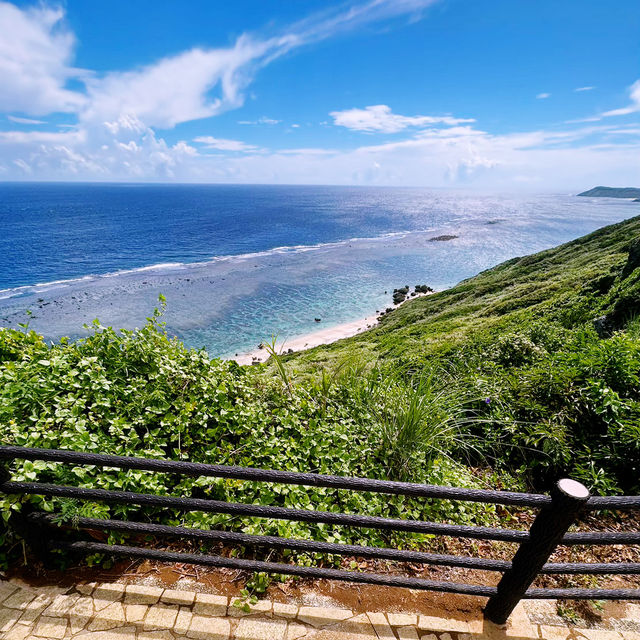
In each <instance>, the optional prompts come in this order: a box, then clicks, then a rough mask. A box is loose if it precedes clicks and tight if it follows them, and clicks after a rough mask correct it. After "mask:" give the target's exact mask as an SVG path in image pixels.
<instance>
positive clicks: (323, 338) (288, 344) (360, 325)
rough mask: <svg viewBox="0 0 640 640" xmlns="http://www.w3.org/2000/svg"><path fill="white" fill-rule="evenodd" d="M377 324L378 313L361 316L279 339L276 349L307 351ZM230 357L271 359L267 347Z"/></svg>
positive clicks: (248, 361) (253, 360)
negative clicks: (357, 318)
mask: <svg viewBox="0 0 640 640" xmlns="http://www.w3.org/2000/svg"><path fill="white" fill-rule="evenodd" d="M377 324H378V316H377V315H373V316H367V317H365V318H360V320H353V321H352V322H344V323H342V324H338V325H333V326H332V327H327V328H326V329H319V330H318V331H312V332H311V333H307V334H304V335H301V336H296V337H293V338H285V339H283V340H277V342H276V351H277V352H278V353H282V354H285V353H287V351H288V349H292V350H293V351H306V350H307V349H312V348H313V347H317V346H319V345H321V344H330V343H332V342H336V341H337V340H342V338H350V337H351V336H355V335H357V334H358V333H362V332H363V331H366V330H367V329H370V328H373V327H374V326H376V325H377ZM228 359H229V360H235V361H236V362H237V363H238V364H258V363H260V362H266V361H267V360H268V359H269V354H268V353H267V351H266V349H254V350H253V351H249V352H247V353H240V354H238V355H237V356H234V357H233V358H228Z"/></svg>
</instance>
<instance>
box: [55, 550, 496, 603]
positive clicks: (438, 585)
mask: <svg viewBox="0 0 640 640" xmlns="http://www.w3.org/2000/svg"><path fill="white" fill-rule="evenodd" d="M51 546H52V547H54V548H56V547H57V548H61V549H66V550H68V551H71V552H73V551H76V552H79V553H109V554H113V555H123V556H128V557H132V558H149V559H153V560H158V561H161V562H182V563H186V564H201V565H206V566H210V567H225V568H228V569H241V570H246V571H264V572H266V573H280V574H284V575H293V576H301V577H303V578H325V579H327V580H342V581H345V582H361V583H365V584H379V585H384V586H389V587H405V588H408V589H422V590H425V591H441V592H444V593H462V594H468V595H474V596H486V597H489V596H492V595H493V594H494V593H495V592H496V589H495V587H483V586H478V585H474V584H458V583H455V582H438V581H435V580H424V579H421V578H408V577H406V576H393V575H379V574H376V573H359V572H356V571H342V570H340V569H321V568H318V567H302V566H299V565H294V564H283V563H279V562H262V561H259V560H244V559H240V558H225V557H223V556H213V555H205V554H199V553H175V552H170V551H159V550H157V549H144V548H141V547H127V546H123V545H109V544H104V543H101V542H63V541H58V540H56V541H53V542H52V543H51Z"/></svg>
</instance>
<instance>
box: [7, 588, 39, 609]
mask: <svg viewBox="0 0 640 640" xmlns="http://www.w3.org/2000/svg"><path fill="white" fill-rule="evenodd" d="M36 595H37V593H36V592H35V591H32V590H31V589H18V590H17V591H14V592H13V593H12V594H11V595H10V596H9V597H8V598H6V599H5V600H4V601H3V602H2V606H3V607H9V608H10V609H26V607H27V605H28V604H29V603H30V602H31V601H32V600H33V599H35V597H36Z"/></svg>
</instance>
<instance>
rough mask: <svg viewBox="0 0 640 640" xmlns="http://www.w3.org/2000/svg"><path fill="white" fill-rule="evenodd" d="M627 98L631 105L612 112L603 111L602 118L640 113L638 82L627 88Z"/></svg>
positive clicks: (639, 82)
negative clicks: (629, 99)
mask: <svg viewBox="0 0 640 640" xmlns="http://www.w3.org/2000/svg"><path fill="white" fill-rule="evenodd" d="M629 97H630V98H631V104H630V105H629V106H627V107H622V108H621V109H613V110H612V111H605V112H604V113H603V114H602V116H603V117H604V118H608V117H610V116H626V115H629V114H630V113H637V112H638V111H640V80H636V81H635V82H634V83H633V84H632V85H631V86H630V87H629Z"/></svg>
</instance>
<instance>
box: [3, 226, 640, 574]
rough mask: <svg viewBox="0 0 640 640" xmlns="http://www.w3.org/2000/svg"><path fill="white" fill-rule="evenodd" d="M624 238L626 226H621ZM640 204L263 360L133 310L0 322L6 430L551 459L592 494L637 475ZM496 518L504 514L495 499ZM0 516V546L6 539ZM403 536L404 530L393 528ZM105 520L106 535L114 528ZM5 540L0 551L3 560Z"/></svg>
mask: <svg viewBox="0 0 640 640" xmlns="http://www.w3.org/2000/svg"><path fill="white" fill-rule="evenodd" d="M634 239H635V240H634ZM639 305H640V218H635V219H632V220H629V221H627V222H624V223H621V224H619V225H614V226H611V227H607V228H605V229H602V230H600V231H598V232H596V233H594V234H591V235H589V236H586V237H584V238H581V239H579V240H576V241H575V242H572V243H569V244H567V245H563V246H561V247H558V248H556V249H552V250H550V251H545V252H542V253H538V254H535V255H532V256H528V257H525V258H517V259H514V260H510V261H509V262H506V263H504V264H502V265H499V266H497V267H495V268H494V269H491V270H489V271H486V272H484V273H481V274H479V275H478V276H476V277H475V278H472V279H470V280H467V281H465V282H462V283H460V284H459V285H457V286H456V287H453V288H452V289H449V290H447V291H443V292H440V293H437V294H434V295H432V296H428V297H423V298H417V299H415V300H412V301H410V302H407V303H406V304H404V305H402V306H401V307H400V308H398V309H396V310H395V311H393V312H392V313H390V314H386V315H385V316H384V317H383V318H382V320H381V323H380V325H379V326H377V327H375V328H374V329H372V330H371V331H368V332H366V333H363V334H360V335H358V336H356V337H354V338H351V339H348V340H343V341H340V342H338V343H335V344H332V345H328V346H325V347H321V348H316V349H313V350H310V351H308V352H303V353H299V354H293V355H290V356H279V355H278V354H277V353H276V352H275V351H274V350H273V345H272V348H271V350H270V352H271V360H270V363H269V364H268V365H266V366H264V365H259V366H254V367H241V366H239V365H237V364H235V363H234V362H222V361H219V360H211V359H209V357H208V356H207V354H206V353H205V352H204V351H196V350H192V349H187V348H186V347H185V346H184V345H183V344H181V343H180V342H179V341H178V340H177V339H174V338H171V337H169V336H168V335H166V333H165V330H164V326H163V324H162V317H161V316H162V311H161V310H159V311H156V312H155V313H154V315H153V316H152V317H150V318H149V319H148V322H147V324H146V326H145V327H143V328H142V329H140V330H136V331H115V330H113V329H111V328H108V327H103V326H101V325H100V324H99V323H98V322H97V321H96V322H95V323H94V326H93V331H92V333H91V335H90V336H89V337H87V338H85V339H82V340H79V341H76V342H70V341H67V340H63V341H61V342H60V343H59V344H54V345H49V344H46V343H45V342H44V340H43V339H42V338H41V337H40V336H39V335H37V334H36V333H34V332H33V331H29V329H28V326H25V327H23V330H22V331H15V330H10V329H0V439H1V440H2V442H6V443H15V444H18V445H24V446H36V447H48V448H62V449H75V450H81V451H95V452H106V453H113V454H118V455H137V456H146V457H158V458H171V459H189V460H192V461H199V462H211V463H222V464H234V465H243V466H252V467H262V468H273V469H287V470H294V471H317V472H320V473H332V474H338V475H345V476H366V477H372V478H391V479H400V480H411V481H417V482H430V483H434V484H450V485H457V486H468V487H478V486H491V487H497V488H500V487H502V488H509V489H514V490H519V489H527V488H533V489H536V490H545V489H547V488H548V487H549V485H550V483H551V482H552V481H553V480H555V479H556V478H558V477H559V476H561V475H571V476H572V477H575V478H578V479H581V480H583V481H584V482H586V483H587V484H588V485H589V486H590V487H592V489H593V490H594V491H595V492H602V493H608V494H611V493H621V492H637V491H638V490H639V489H640V486H639V480H638V479H639V478H640V473H639V471H640V322H639V321H638V320H637V319H636V315H635V314H636V313H637V310H638V308H639ZM13 476H14V477H15V478H16V479H29V480H31V479H34V478H35V477H37V478H38V479H39V480H41V481H45V482H46V481H51V482H61V483H68V484H74V485H77V486H83V487H89V486H90V487H100V488H105V489H124V490H136V491H141V492H148V493H157V494H165V495H169V494H173V495H182V496H193V497H210V498H214V499H221V500H229V501H245V502H253V503H261V504H269V505H281V506H287V507H296V508H303V509H304V508H314V509H322V510H327V511H332V510H333V511H345V512H357V513H363V514H369V515H383V516H389V517H403V518H419V519H448V520H450V521H452V522H482V523H491V522H495V521H496V520H497V513H496V511H495V508H494V507H490V506H483V505H479V504H457V505H451V504H448V503H446V502H437V501H436V502H433V503H432V502H430V501H425V500H415V499H407V498H403V497H399V496H394V497H389V496H380V495H374V494H351V493H348V492H344V491H339V490H331V489H324V488H306V487H294V486H283V485H275V484H273V485H270V484H268V485H265V484H257V483H252V482H239V481H235V480H224V479H211V478H178V477H176V476H173V475H168V474H167V475H159V474H151V473H146V472H142V471H117V470H112V469H96V468H92V467H63V466H61V465H57V464H53V463H44V462H34V463H31V462H16V463H15V464H14V467H13ZM23 500H30V501H31V502H33V503H35V504H37V505H38V506H39V507H40V508H44V509H52V508H53V507H54V506H55V507H56V509H57V510H61V511H62V512H63V514H64V518H65V519H71V520H72V519H73V517H75V516H77V515H79V514H90V515H91V516H92V517H115V518H141V519H145V520H146V519H148V518H154V519H156V520H160V521H163V522H166V523H169V524H180V525H184V526H198V527H204V528H207V527H211V526H216V527H226V528H229V529H233V528H240V526H242V528H243V529H244V530H246V531H248V532H251V533H267V534H275V535H286V536H293V537H307V538H314V539H323V540H329V541H338V542H352V543H365V544H374V545H376V544H395V543H398V542H402V543H403V544H404V545H409V546H421V545H423V544H424V541H425V539H426V538H425V537H424V536H422V537H421V536H417V535H410V534H389V533H384V532H380V531H374V530H366V529H363V530H350V529H348V528H340V527H329V526H327V525H322V524H320V525H317V524H308V523H294V522H284V521H270V520H263V519H257V518H256V519H243V522H242V524H241V523H239V522H238V521H237V520H236V519H234V518H232V517H231V516H226V515H216V514H203V513H192V514H182V513H178V512H175V513H173V512H167V511H166V510H163V511H160V510H156V511H154V510H152V509H149V508H145V509H144V510H142V509H140V508H137V507H135V506H114V505H106V504H98V503H96V504H87V505H78V504H76V503H74V502H72V501H68V500H60V499H46V500H45V499H43V498H38V497H31V498H18V497H16V496H7V497H2V498H1V499H0V512H1V513H2V515H3V518H4V520H5V521H6V519H7V518H8V517H9V514H10V512H11V511H12V510H15V509H18V508H20V504H21V502H22V501H23ZM500 517H501V518H505V517H508V516H505V511H504V510H501V511H500ZM10 535H11V534H10V533H9V532H7V531H6V530H5V531H4V533H3V530H2V529H0V550H2V551H4V553H5V554H6V553H11V552H15V550H16V548H17V547H16V546H15V540H13V539H11V538H10ZM400 538H401V540H400ZM119 539H120V538H119V537H117V536H116V535H115V534H114V535H113V536H112V540H119ZM3 562H6V557H1V556H0V563H3Z"/></svg>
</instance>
